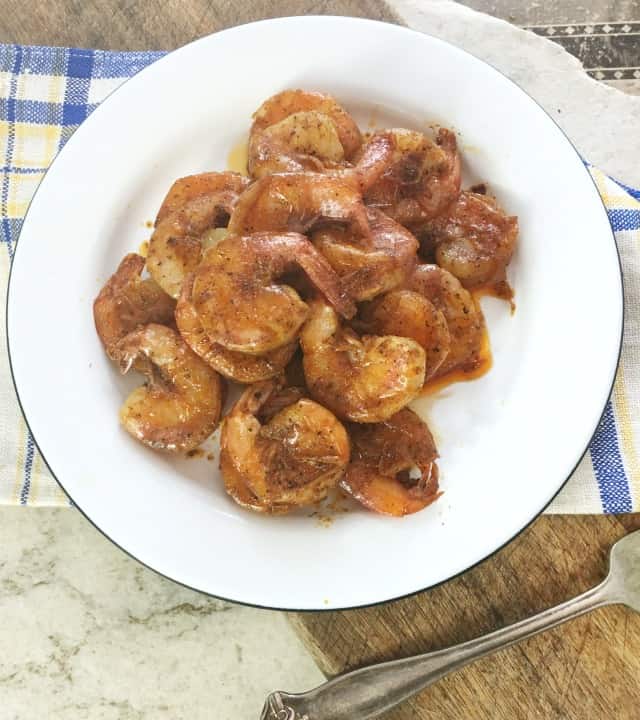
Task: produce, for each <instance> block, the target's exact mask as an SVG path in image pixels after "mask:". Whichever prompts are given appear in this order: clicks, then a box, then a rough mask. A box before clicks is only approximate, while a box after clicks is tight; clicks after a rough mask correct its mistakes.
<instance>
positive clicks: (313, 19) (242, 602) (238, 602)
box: [5, 15, 625, 613]
mask: <svg viewBox="0 0 640 720" xmlns="http://www.w3.org/2000/svg"><path fill="white" fill-rule="evenodd" d="M325 18H328V19H331V20H340V21H341V22H343V21H346V22H355V23H356V24H370V25H381V26H385V27H391V28H396V29H398V30H401V31H403V32H410V33H412V34H415V35H418V36H426V37H428V38H430V39H431V40H434V41H436V42H439V43H442V44H443V45H446V46H447V47H449V48H453V49H454V50H456V51H458V52H461V53H464V54H465V55H469V56H470V57H472V58H473V59H474V60H476V61H477V62H480V63H483V64H484V65H487V66H489V67H490V68H492V69H493V70H494V71H495V72H496V73H498V74H499V75H501V76H502V77H503V78H505V79H506V80H507V81H508V82H510V83H511V84H512V85H515V87H516V88H518V89H519V90H520V91H521V92H523V93H524V94H525V95H526V96H527V97H528V98H529V99H530V100H531V101H532V102H534V103H535V104H536V105H537V106H538V107H539V108H540V110H541V111H542V112H543V113H544V114H545V115H546V116H547V117H548V118H549V119H550V120H551V122H552V123H553V124H554V125H555V126H556V127H557V128H558V130H559V131H560V132H561V133H562V135H563V136H564V138H565V140H566V141H567V142H568V143H569V145H570V146H571V147H572V148H573V150H574V152H575V153H576V155H577V156H578V159H579V160H580V163H581V164H582V166H583V167H584V172H586V173H587V175H588V177H589V180H590V181H591V183H592V185H593V188H594V190H595V193H596V195H597V197H598V198H599V200H600V203H601V205H602V209H603V211H604V213H605V215H606V217H607V222H609V227H610V233H611V240H612V242H613V246H614V248H615V250H616V256H617V258H618V270H619V273H620V293H621V305H622V322H621V325H620V341H619V344H618V355H617V359H616V365H615V372H614V373H613V379H612V381H611V387H610V388H609V391H608V392H607V395H606V398H605V400H604V404H603V408H602V411H601V412H600V414H599V416H598V420H597V422H596V424H595V427H594V429H593V432H592V433H591V436H590V438H589V440H588V442H587V445H586V447H585V448H584V450H582V451H581V452H580V455H579V457H578V459H577V460H576V462H575V464H574V466H573V468H572V469H571V472H570V473H569V474H568V475H567V477H566V478H565V479H564V480H563V481H562V483H561V485H560V487H559V488H558V490H557V491H556V492H555V493H554V494H553V495H552V496H551V498H550V499H549V501H548V502H547V503H546V504H545V505H543V507H542V508H541V509H540V510H538V511H536V512H535V514H534V515H533V517H532V518H531V519H530V520H529V521H528V522H526V523H525V524H524V525H523V526H522V527H521V528H520V529H519V530H518V531H517V532H516V533H515V534H514V535H512V536H511V537H510V538H509V539H508V540H506V541H505V542H504V543H502V544H501V545H499V546H498V547H497V548H496V549H495V550H493V551H492V552H490V553H489V554H488V555H485V557H483V558H480V560H478V561H477V562H475V563H473V564H471V565H469V566H468V567H466V568H464V569H463V570H460V571H459V572H456V573H453V574H452V575H449V576H448V577H446V578H443V579H442V580H440V581H438V582H436V583H433V584H432V585H427V586H425V587H423V588H419V589H417V590H412V591H411V592H408V593H405V594H403V595H397V596H395V597H390V598H386V599H383V600H376V601H374V602H371V603H363V604H361V605H350V606H344V607H342V606H340V607H338V606H336V607H326V606H324V607H319V608H289V607H276V606H273V605H260V604H258V603H252V602H247V601H246V600H237V599H234V598H228V597H224V596H222V595H214V594H213V593H211V592H209V591H207V590H201V589H199V588H197V587H194V586H193V585H188V584H187V583H185V582H182V581H181V580H177V579H176V578H173V577H171V576H170V575H166V574H165V573H163V572H162V571H160V570H157V569H156V568H154V567H153V566H151V565H148V564H147V563H145V562H144V561H143V560H140V558H138V557H136V556H135V555H134V554H133V553H131V552H130V551H129V550H127V549H126V548H124V547H123V546H122V545H120V544H119V543H117V542H116V541H115V540H114V539H113V538H112V537H111V536H110V535H109V534H108V533H107V532H106V531H105V530H103V529H102V528H101V527H99V526H98V525H97V524H96V523H95V522H94V521H93V520H92V519H91V518H90V517H89V515H88V514H87V513H86V512H85V511H84V510H83V509H82V508H81V507H80V506H79V505H78V504H77V503H76V502H75V501H74V499H73V497H72V496H71V494H70V493H69V492H67V490H66V488H65V487H64V485H63V484H62V482H61V481H60V479H59V478H58V476H57V475H56V474H55V472H54V471H53V468H52V467H51V466H50V465H49V463H48V461H47V459H46V457H45V455H44V453H43V452H42V449H41V448H40V445H39V444H38V441H37V439H36V437H35V435H34V433H33V432H32V430H31V426H30V425H29V420H28V419H27V415H26V413H25V410H24V407H23V406H22V399H21V398H20V392H19V391H18V386H17V384H16V378H15V374H14V372H13V362H12V360H11V345H10V342H9V298H10V297H11V278H12V276H13V267H14V264H15V262H16V258H17V255H18V249H19V247H20V236H21V235H22V229H23V228H24V224H25V222H26V220H27V217H28V215H29V211H30V210H31V206H32V204H33V202H34V201H35V199H36V196H37V194H38V191H39V190H40V188H41V186H42V184H43V182H44V180H45V178H46V176H47V174H48V172H49V170H50V169H51V168H52V167H53V165H54V163H55V162H56V161H57V160H58V158H59V157H60V155H61V154H62V152H63V150H64V148H65V147H66V146H67V145H68V144H69V143H70V142H73V140H74V138H75V136H76V135H77V133H78V131H79V130H80V129H81V128H82V127H83V126H85V125H86V124H87V122H88V121H89V120H90V118H91V117H92V116H93V115H95V114H96V113H97V112H98V111H99V110H100V108H101V107H102V105H103V104H104V102H105V101H106V100H108V98H109V97H111V95H113V94H114V93H116V92H117V91H118V90H119V89H120V88H121V87H123V85H125V84H126V83H128V82H129V81H130V80H133V78H135V77H137V76H138V75H140V74H142V73H144V72H145V71H146V70H148V69H150V68H152V67H154V66H155V65H157V64H158V63H161V62H163V61H164V60H165V59H166V58H169V57H170V56H173V55H174V54H175V53H177V52H180V51H181V50H183V49H185V48H187V47H190V46H191V45H195V44H197V43H200V42H205V41H206V40H207V39H208V38H210V37H212V36H213V35H217V34H218V33H211V34H210V35H205V36H204V37H201V38H197V39H196V40H193V41H192V42H190V43H187V44H186V45H183V46H182V47H180V48H176V49H175V50H171V51H169V52H167V54H166V55H164V56H163V57H161V58H159V59H158V60H156V61H155V62H153V63H151V64H150V65H147V66H146V67H144V68H142V69H141V70H139V71H138V72H137V73H135V74H134V75H132V76H131V77H129V78H126V79H125V80H124V81H123V82H122V83H121V84H120V85H119V86H118V87H117V88H115V89H114V90H112V91H111V92H110V93H109V94H108V95H107V96H106V97H105V98H104V99H103V100H102V102H101V103H100V104H99V105H98V106H97V107H96V108H95V109H94V111H93V112H92V113H91V115H90V116H89V117H87V118H86V119H85V120H84V121H83V122H82V123H81V124H80V125H79V126H78V127H77V128H76V130H74V132H73V134H72V135H71V137H69V139H68V140H67V142H66V143H65V145H64V147H63V148H62V149H61V150H60V151H59V152H58V154H57V155H56V156H55V157H54V159H53V161H52V162H51V164H50V165H49V167H48V168H47V169H46V171H45V173H44V175H43V176H42V180H41V181H40V183H38V187H37V188H36V190H35V192H34V194H33V196H32V198H31V201H30V202H29V206H28V208H27V211H26V213H25V215H24V218H23V221H22V225H21V227H20V233H19V235H18V240H17V242H16V247H15V250H14V253H13V260H12V262H11V267H10V268H9V280H8V282H7V301H6V305H5V327H6V340H7V356H8V359H9V370H10V372H11V380H12V382H13V387H14V389H15V393H16V398H17V400H18V405H19V407H20V411H21V412H22V416H23V418H24V421H25V424H26V426H27V429H28V430H29V433H30V434H31V437H32V438H33V442H34V444H35V446H36V448H37V450H38V452H39V453H40V456H41V457H42V460H43V461H44V463H45V465H46V466H47V468H48V469H49V472H50V473H51V476H52V477H53V479H54V480H55V481H56V482H57V483H58V485H60V487H61V488H62V490H63V491H64V493H65V494H66V495H67V497H68V498H69V499H70V500H71V501H72V502H73V506H74V507H75V508H77V509H78V510H79V512H80V513H81V514H82V515H83V517H84V518H85V519H86V520H88V521H89V523H90V524H91V525H92V526H93V527H94V528H95V529H96V530H98V532H100V533H101V534H102V535H103V536H104V537H105V538H107V540H109V542H111V543H112V544H113V545H115V546H116V547H117V548H118V549H119V550H121V551H122V552H123V553H125V555H128V556H129V557H130V558H132V559H133V560H135V561H136V562H138V563H140V565H142V566H144V567H146V568H147V569H149V570H151V571H152V572H154V573H156V574H158V575H160V576H161V577H163V578H166V579H167V580H170V581H171V582H174V583H176V584H177V585H181V586H182V587H185V588H187V589H188V590H193V591H194V592H198V593H200V594H202V595H206V596H208V597H211V598H215V599H218V600H223V601H225V602H230V603H234V604H236V605H244V606H246V607H253V608H257V609H259V610H276V611H279V612H296V613H312V612H336V611H348V610H361V609H364V608H370V607H375V606H376V605H383V604H386V603H392V602H396V601H398V600H404V599H407V598H411V597H413V596H414V595H419V594H420V593H423V592H427V591H428V590H432V589H434V588H437V587H440V586H441V585H444V584H445V583H447V582H449V581H450V580H454V579H455V578H458V577H460V576H461V575H463V574H464V573H466V572H469V571H470V570H473V569H474V568H476V567H478V566H479V565H481V564H482V563H483V562H485V561H486V560H489V559H490V558H492V557H494V555H496V554H497V553H499V552H500V551H501V550H502V549H503V548H505V547H507V545H509V544H510V543H512V542H513V541H514V540H515V539H516V538H517V537H519V536H520V535H521V534H522V533H523V532H525V530H527V529H528V528H529V527H530V526H531V525H532V524H533V522H535V520H537V519H538V518H539V517H540V516H541V515H542V514H543V513H544V511H545V510H546V509H547V508H548V507H549V505H551V503H552V502H553V501H554V500H555V498H556V497H557V496H558V495H559V494H560V493H561V492H562V490H563V489H564V487H565V485H566V484H567V482H568V481H569V479H570V478H571V476H572V475H573V473H574V472H575V470H576V468H577V467H578V465H579V464H580V463H581V462H582V459H583V458H584V456H585V455H586V454H587V451H588V450H589V446H590V445H591V441H592V440H593V437H594V435H595V433H596V431H597V430H598V427H599V426H600V423H601V421H602V417H603V416H604V413H605V410H606V408H607V404H608V402H609V400H610V398H611V393H612V392H613V387H614V384H615V380H616V376H617V370H618V366H619V365H620V357H621V355H622V344H623V339H624V317H625V299H624V273H623V269H622V261H621V259H620V251H619V249H618V244H617V242H616V239H615V235H614V233H613V228H612V227H611V222H610V221H609V215H608V211H607V207H606V205H605V203H604V200H603V199H602V196H601V195H600V192H599V190H598V186H597V185H596V183H595V180H594V179H593V177H592V175H591V173H590V172H589V170H588V168H587V167H586V165H585V164H584V161H583V158H582V156H581V155H580V153H579V152H578V150H577V148H576V146H575V145H574V144H573V142H572V141H571V139H570V138H569V136H568V135H567V134H566V133H565V131H564V130H563V129H562V128H561V127H560V125H558V123H557V122H556V121H555V120H554V119H553V117H552V116H551V115H550V114H549V113H548V112H547V111H546V110H545V109H544V108H543V107H542V105H541V104H540V103H539V102H538V101H537V100H536V99H535V98H534V97H532V96H531V95H530V94H529V93H528V92H527V91H526V90H525V89H524V88H522V87H520V85H518V83H516V82H515V80H512V79H511V78H510V77H508V76H507V75H505V74H504V73H503V72H502V71H501V70H498V68H496V67H495V66H494V65H492V64H491V63H489V62H487V61H486V60H482V59H481V58H479V57H477V56H476V55H474V54H473V53H471V52H469V51H468V50H464V49H463V48H461V47H458V46H457V45H453V44H452V43H449V42H447V41H446V40H442V39H440V38H438V37H435V36H434V35H430V34H429V33H424V32H421V31H419V30H414V29H412V28H409V27H406V26H403V25H394V24H393V23H386V22H383V21H381V20H371V19H368V18H353V17H343V16H339V15H307V16H289V17H283V18H270V19H266V20H257V21H255V22H251V23H243V24H242V25H236V26H234V27H232V28H227V29H225V30H221V31H219V32H225V33H233V32H234V31H237V30H240V29H242V28H244V27H245V26H248V25H262V24H268V23H272V22H276V23H278V22H287V21H303V22H312V23H313V22H316V21H317V20H318V19H320V20H323V21H324V19H325ZM524 32H526V31H524ZM594 82H596V81H595V80H594Z"/></svg>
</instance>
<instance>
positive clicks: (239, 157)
mask: <svg viewBox="0 0 640 720" xmlns="http://www.w3.org/2000/svg"><path fill="white" fill-rule="evenodd" d="M248 158H249V143H248V141H247V140H240V142H238V143H236V144H235V145H234V146H233V147H232V148H231V151H230V152H229V155H228V156H227V170H233V171H234V172H239V173H240V174H241V175H248V174H249V173H248V171H247V161H248Z"/></svg>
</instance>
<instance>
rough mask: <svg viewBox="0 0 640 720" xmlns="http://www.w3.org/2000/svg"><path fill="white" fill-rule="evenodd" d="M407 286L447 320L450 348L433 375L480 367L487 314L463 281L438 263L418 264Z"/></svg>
mask: <svg viewBox="0 0 640 720" xmlns="http://www.w3.org/2000/svg"><path fill="white" fill-rule="evenodd" d="M407 288H408V289H409V290H413V291H414V292H416V293H418V294H419V295H422V297H425V298H426V299H427V300H429V301H430V302H431V303H432V304H433V305H434V307H435V308H436V309H438V310H440V311H441V312H442V314H443V315H444V318H445V320H446V321H447V327H448V329H449V336H450V344H449V352H448V353H447V356H446V357H445V358H444V361H443V362H442V364H441V365H440V367H439V368H438V369H437V371H436V372H435V373H434V374H433V376H432V377H440V376H442V375H445V374H446V373H448V372H450V371H451V370H456V369H460V370H462V371H463V372H471V371H472V370H474V369H476V368H477V367H479V365H480V364H481V362H482V359H481V350H482V346H483V342H484V337H485V333H486V329H485V323H484V316H483V315H482V310H481V309H480V307H479V305H477V304H476V302H475V300H474V299H473V297H472V295H471V294H470V293H469V292H468V291H467V290H465V289H464V288H463V287H462V285H461V284H460V281H459V280H457V279H456V278H455V277H454V276H453V275H452V274H451V273H450V272H448V271H447V270H444V269H443V268H440V267H438V266H437V265H418V267H417V268H416V270H415V272H414V273H413V275H412V276H411V279H410V280H409V282H408V283H407ZM412 337H413V334H412Z"/></svg>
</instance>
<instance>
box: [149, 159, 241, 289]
mask: <svg viewBox="0 0 640 720" xmlns="http://www.w3.org/2000/svg"><path fill="white" fill-rule="evenodd" d="M248 184H249V180H248V178H245V177H243V176H242V175H239V174H238V173H231V172H224V173H215V172H211V173H202V174H201V175H190V176H188V177H185V178H180V179H179V180H176V182H175V183H174V184H173V185H172V187H171V189H170V190H169V193H168V194H167V196H166V198H165V199H164V202H163V203H162V206H161V207H160V211H159V212H158V217H157V218H156V227H155V230H154V232H153V235H152V236H151V240H150V241H149V252H148V254H147V269H148V270H149V274H150V275H151V277H152V278H153V279H154V280H155V281H156V282H157V283H158V285H160V287H161V288H162V289H163V290H164V291H165V292H167V293H168V294H169V295H171V297H173V298H177V297H178V295H179V294H180V288H181V287H182V282H183V280H184V277H185V275H187V274H188V273H190V272H193V270H195V269H196V267H197V266H198V263H199V262H200V258H201V256H202V240H201V238H202V235H203V234H204V233H205V232H206V231H207V230H210V229H212V228H217V227H224V226H225V225H226V224H227V223H228V220H229V215H230V213H231V211H232V209H233V207H234V205H235V204H236V202H237V200H238V197H239V196H240V194H241V193H242V192H243V190H244V189H245V188H246V187H247V185H248Z"/></svg>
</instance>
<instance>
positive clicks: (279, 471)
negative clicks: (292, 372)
mask: <svg viewBox="0 0 640 720" xmlns="http://www.w3.org/2000/svg"><path fill="white" fill-rule="evenodd" d="M277 389H278V383H277V382H276V381H274V380H268V381H265V382H262V383H257V384H255V385H252V386H250V387H248V388H247V389H246V390H245V392H244V393H243V395H242V396H241V397H240V399H239V400H238V402H237V403H236V404H235V406H234V407H233V409H232V410H231V412H230V413H229V415H227V417H226V418H225V420H224V423H223V426H222V433H221V437H220V470H221V471H222V476H223V478H224V482H225V487H226V490H227V492H228V493H229V495H231V497H232V498H233V499H234V500H235V501H236V502H238V503H239V504H240V505H243V506H244V507H248V508H251V509H252V510H256V511H258V512H268V513H282V512H288V511H290V510H291V509H293V508H294V507H297V506H300V505H309V504H312V503H315V502H318V501H320V500H322V499H323V498H325V497H326V495H327V493H328V491H329V490H330V489H331V488H333V487H335V486H336V485H337V483H338V482H339V480H340V478H341V477H342V474H343V473H344V470H345V468H346V466H347V463H348V462H349V455H350V444H349V437H348V435H347V431H346V430H345V428H344V426H343V425H342V424H341V423H340V422H339V421H338V419H337V418H336V417H335V416H334V415H333V414H332V413H330V412H329V410H326V409H325V408H323V407H322V405H318V403H316V402H314V401H313V400H308V399H306V398H302V399H298V400H295V399H294V397H293V396H289V399H291V400H293V402H292V403H291V404H289V405H286V406H284V407H277V406H274V407H273V410H275V411H276V412H275V414H272V415H271V417H269V418H268V419H267V418H263V419H261V418H260V416H259V413H260V411H261V409H262V408H263V407H264V406H265V404H266V403H267V401H268V400H269V398H271V397H272V395H273V394H274V393H276V392H277Z"/></svg>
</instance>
